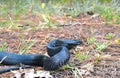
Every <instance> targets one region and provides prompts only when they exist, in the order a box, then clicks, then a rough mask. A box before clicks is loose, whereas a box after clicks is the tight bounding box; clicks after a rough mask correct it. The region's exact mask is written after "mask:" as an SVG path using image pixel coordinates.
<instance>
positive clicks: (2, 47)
mask: <svg viewBox="0 0 120 78" xmlns="http://www.w3.org/2000/svg"><path fill="white" fill-rule="evenodd" d="M5 49H6V42H3V43H2V46H0V51H5Z"/></svg>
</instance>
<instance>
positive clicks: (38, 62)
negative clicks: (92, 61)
mask: <svg viewBox="0 0 120 78" xmlns="http://www.w3.org/2000/svg"><path fill="white" fill-rule="evenodd" d="M81 43H82V41H80V40H68V39H66V40H61V39H55V40H52V41H50V42H49V43H48V44H47V53H48V55H49V57H48V56H45V55H41V54H16V53H11V52H3V51H1V52H0V63H1V64H3V65H19V64H23V65H29V66H23V67H21V68H31V67H32V66H41V67H43V68H44V69H45V70H56V69H59V68H60V67H61V66H63V65H64V64H66V63H67V62H68V60H69V58H70V53H69V49H71V48H73V47H74V46H76V45H79V44H81ZM19 68H20V66H18V67H17V66H16V67H12V68H7V69H3V70H0V73H4V72H8V71H10V70H16V69H19Z"/></svg>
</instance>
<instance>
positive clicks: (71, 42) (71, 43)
mask: <svg viewBox="0 0 120 78" xmlns="http://www.w3.org/2000/svg"><path fill="white" fill-rule="evenodd" d="M82 43H83V41H81V40H70V39H66V40H61V39H56V43H55V45H56V46H65V47H67V48H68V49H71V48H73V47H75V46H76V45H80V44H82Z"/></svg>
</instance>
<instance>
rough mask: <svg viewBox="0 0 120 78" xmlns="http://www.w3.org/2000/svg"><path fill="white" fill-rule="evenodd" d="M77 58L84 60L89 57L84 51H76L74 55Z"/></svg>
mask: <svg viewBox="0 0 120 78" xmlns="http://www.w3.org/2000/svg"><path fill="white" fill-rule="evenodd" d="M75 56H76V57H77V59H79V60H80V61H82V60H86V59H89V55H88V54H86V53H78V52H76V55H75Z"/></svg>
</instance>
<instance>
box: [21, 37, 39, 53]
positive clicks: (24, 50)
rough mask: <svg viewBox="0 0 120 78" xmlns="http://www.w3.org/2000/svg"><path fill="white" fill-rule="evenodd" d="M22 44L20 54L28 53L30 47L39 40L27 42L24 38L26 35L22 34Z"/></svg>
mask: <svg viewBox="0 0 120 78" xmlns="http://www.w3.org/2000/svg"><path fill="white" fill-rule="evenodd" d="M21 39H22V40H21V45H20V48H19V49H20V54H26V53H27V52H28V51H29V50H30V48H31V47H32V46H33V45H34V44H35V43H36V42H37V40H36V39H34V40H32V42H27V41H26V40H25V39H24V36H22V35H21Z"/></svg>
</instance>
